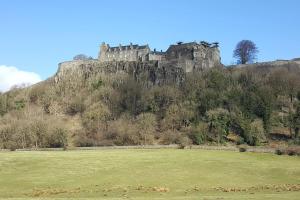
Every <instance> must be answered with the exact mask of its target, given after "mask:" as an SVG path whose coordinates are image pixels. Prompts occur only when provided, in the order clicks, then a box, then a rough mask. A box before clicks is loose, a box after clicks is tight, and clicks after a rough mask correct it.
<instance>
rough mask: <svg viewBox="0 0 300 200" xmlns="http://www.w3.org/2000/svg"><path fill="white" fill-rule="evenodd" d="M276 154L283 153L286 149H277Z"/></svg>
mask: <svg viewBox="0 0 300 200" xmlns="http://www.w3.org/2000/svg"><path fill="white" fill-rule="evenodd" d="M275 154H277V155H283V154H284V151H283V150H282V149H276V150H275Z"/></svg>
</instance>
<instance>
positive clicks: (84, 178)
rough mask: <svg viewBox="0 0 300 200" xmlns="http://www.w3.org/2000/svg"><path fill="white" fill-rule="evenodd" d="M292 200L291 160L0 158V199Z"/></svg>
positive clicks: (117, 155) (295, 193) (92, 154)
mask: <svg viewBox="0 0 300 200" xmlns="http://www.w3.org/2000/svg"><path fill="white" fill-rule="evenodd" d="M299 197H300V158H299V157H290V156H277V155H273V154H265V153H248V152H247V153H239V152H231V151H212V150H196V149H195V150H180V149H152V150H142V149H128V150H124V149H122V150H117V149H116V150H90V151H47V152H43V151H32V152H29V151H28V152H0V199H18V200H21V199H51V200H52V199H60V200H62V199H64V198H68V199H74V198H78V199H79V198H81V199H207V200H211V199H236V200H242V199H245V200H246V199H255V200H256V199H257V200H258V199H264V200H265V199H272V200H274V199H278V200H279V199H280V200H282V199H289V200H292V199H299Z"/></svg>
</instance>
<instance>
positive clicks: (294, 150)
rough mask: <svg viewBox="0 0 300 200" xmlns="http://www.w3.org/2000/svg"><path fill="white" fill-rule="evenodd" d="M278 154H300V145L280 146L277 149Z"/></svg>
mask: <svg viewBox="0 0 300 200" xmlns="http://www.w3.org/2000/svg"><path fill="white" fill-rule="evenodd" d="M275 154H277V155H289V156H296V155H297V156H300V147H298V146H291V147H287V148H278V149H276V150H275Z"/></svg>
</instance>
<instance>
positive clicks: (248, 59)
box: [233, 40, 258, 64]
mask: <svg viewBox="0 0 300 200" xmlns="http://www.w3.org/2000/svg"><path fill="white" fill-rule="evenodd" d="M257 53H258V48H257V47H256V44H255V43H254V42H252V41H251V40H242V41H240V42H239V43H238V44H237V45H236V47H235V50H234V51H233V57H235V58H236V59H237V63H238V64H246V63H252V62H253V61H254V60H255V59H256V56H257Z"/></svg>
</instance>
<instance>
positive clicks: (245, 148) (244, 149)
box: [239, 146, 247, 152]
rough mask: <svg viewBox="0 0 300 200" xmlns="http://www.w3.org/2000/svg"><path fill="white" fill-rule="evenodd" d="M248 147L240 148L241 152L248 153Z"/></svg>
mask: <svg viewBox="0 0 300 200" xmlns="http://www.w3.org/2000/svg"><path fill="white" fill-rule="evenodd" d="M246 151H247V147H246V146H239V152H246Z"/></svg>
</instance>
